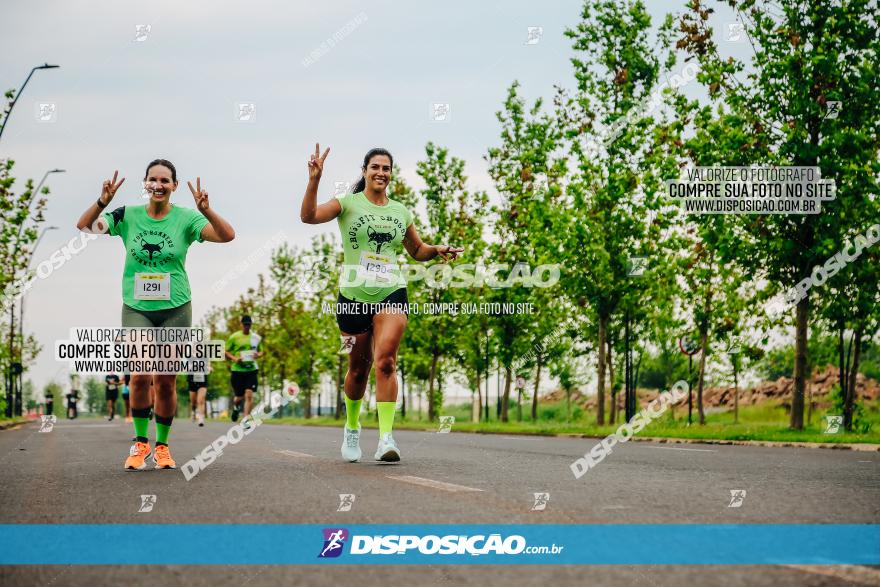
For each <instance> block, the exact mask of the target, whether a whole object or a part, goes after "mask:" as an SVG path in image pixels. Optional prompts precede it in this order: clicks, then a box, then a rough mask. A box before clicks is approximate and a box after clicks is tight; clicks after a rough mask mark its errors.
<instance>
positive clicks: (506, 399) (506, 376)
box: [501, 365, 513, 422]
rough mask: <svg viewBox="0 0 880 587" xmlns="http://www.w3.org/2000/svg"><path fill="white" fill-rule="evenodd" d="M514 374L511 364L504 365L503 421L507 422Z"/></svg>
mask: <svg viewBox="0 0 880 587" xmlns="http://www.w3.org/2000/svg"><path fill="white" fill-rule="evenodd" d="M512 376H513V373H512V372H511V370H510V365H505V366H504V397H503V398H502V400H501V421H502V422H507V421H508V417H507V404H508V403H510V379H511V377H512Z"/></svg>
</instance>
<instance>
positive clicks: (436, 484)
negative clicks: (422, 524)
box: [388, 475, 483, 492]
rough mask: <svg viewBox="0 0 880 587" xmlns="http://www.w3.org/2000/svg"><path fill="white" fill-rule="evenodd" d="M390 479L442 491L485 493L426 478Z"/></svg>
mask: <svg viewBox="0 0 880 587" xmlns="http://www.w3.org/2000/svg"><path fill="white" fill-rule="evenodd" d="M388 478H389V479H394V480H396V481H403V482H404V483H412V484H413V485H421V486H422V487H430V488H432V489H440V490H442V491H452V492H459V491H483V490H482V489H477V488H476V487H465V486H464V485H456V484H454V483H444V482H443V481H434V480H433V479H425V478H424V477H413V476H412V475H388Z"/></svg>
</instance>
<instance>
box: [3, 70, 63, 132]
mask: <svg viewBox="0 0 880 587" xmlns="http://www.w3.org/2000/svg"><path fill="white" fill-rule="evenodd" d="M59 67H61V66H60V65H49V64H48V63H44V64H43V65H38V66H36V67H34V68H33V69H31V72H30V73H29V74H28V76H27V79H26V80H24V83H23V84H21V89H19V90H18V93H16V94H15V97H14V98H13V99H12V103H11V104H10V105H9V110H7V111H6V116H4V117H3V124H2V125H0V137H2V136H3V129H5V128H6V123H7V122H8V121H9V117H10V116H12V109H13V108H14V107H15V103H16V102H18V99H19V98H20V97H21V94H22V92H24V88H25V86H27V85H28V82H29V81H31V76H32V75H34V72H35V71H37V70H38V69H57V68H59Z"/></svg>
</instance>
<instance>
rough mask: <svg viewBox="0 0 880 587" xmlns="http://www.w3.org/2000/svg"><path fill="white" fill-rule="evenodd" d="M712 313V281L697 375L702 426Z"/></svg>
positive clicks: (703, 422)
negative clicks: (710, 317)
mask: <svg viewBox="0 0 880 587" xmlns="http://www.w3.org/2000/svg"><path fill="white" fill-rule="evenodd" d="M713 261H714V254H713V255H710V257H709V263H710V264H712V263H713ZM711 313H712V281H711V278H710V281H709V283H708V284H707V285H706V302H705V304H703V323H702V324H701V325H700V370H699V373H698V375H697V414H698V416H699V422H700V425H701V426H702V425H705V424H706V414H705V413H704V412H703V382H704V380H705V377H706V351H707V350H708V348H709V324H710V320H709V316H710V315H711Z"/></svg>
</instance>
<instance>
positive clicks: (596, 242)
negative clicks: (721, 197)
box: [557, 0, 671, 425]
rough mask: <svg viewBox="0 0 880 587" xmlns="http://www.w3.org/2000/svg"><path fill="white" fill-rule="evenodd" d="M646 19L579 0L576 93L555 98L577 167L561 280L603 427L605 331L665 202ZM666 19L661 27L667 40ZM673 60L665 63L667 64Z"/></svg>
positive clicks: (662, 41)
mask: <svg viewBox="0 0 880 587" xmlns="http://www.w3.org/2000/svg"><path fill="white" fill-rule="evenodd" d="M652 32H653V29H652V26H651V19H650V16H649V15H648V13H647V11H646V9H645V6H644V4H643V3H642V2H640V1H630V0H606V1H603V2H598V3H585V5H584V8H583V10H582V13H581V21H580V22H579V23H578V24H577V26H576V27H574V28H572V29H569V30H567V31H566V36H568V37H569V38H570V39H572V41H573V48H574V50H575V51H576V57H575V58H573V59H572V60H571V62H572V65H573V66H574V71H575V80H576V82H577V87H576V90H575V93H574V95H573V96H570V97H569V96H568V95H564V94H561V95H560V97H559V98H558V99H557V102H558V105H559V116H560V120H561V124H562V125H563V128H564V130H565V133H566V137H567V139H568V146H569V150H570V152H571V154H572V158H573V160H574V163H575V169H574V176H573V177H572V179H571V181H570V182H569V185H568V189H569V196H570V199H571V204H570V207H571V213H570V214H569V215H568V216H567V220H568V223H567V226H566V229H565V231H564V233H565V234H566V235H567V236H568V239H567V242H566V245H565V249H564V250H565V253H564V256H565V257H566V258H567V259H569V262H570V263H571V264H572V266H574V267H577V268H578V269H579V270H578V271H577V272H572V273H571V274H570V275H569V276H568V278H567V279H564V284H565V289H566V290H567V291H568V292H569V294H570V295H571V297H572V299H573V300H574V301H575V303H576V304H577V305H579V306H581V307H584V306H587V307H589V309H590V310H591V312H592V313H593V318H594V320H593V323H594V326H593V327H594V328H595V329H596V330H595V331H594V330H593V329H592V328H591V329H590V330H591V333H594V334H592V335H593V336H595V338H596V341H597V342H596V345H595V347H596V350H597V354H598V357H597V366H596V369H597V402H598V409H597V422H598V423H599V424H600V425H601V424H604V423H605V403H606V398H605V371H606V367H607V360H606V349H607V338H608V327H609V323H610V321H611V318H612V315H614V314H615V313H618V312H620V310H621V301H622V299H623V298H624V297H625V296H626V295H627V292H629V291H630V289H631V287H630V285H631V284H630V283H629V280H628V272H629V268H630V257H631V256H633V255H634V254H635V252H636V251H637V250H639V249H640V248H642V246H643V245H644V243H643V239H644V234H645V220H644V219H645V218H646V217H648V216H649V214H650V212H651V211H656V210H658V209H659V207H660V205H661V201H660V199H659V196H658V193H659V189H658V188H659V187H660V186H662V183H661V179H662V176H663V173H664V172H665V170H666V167H665V165H668V157H667V156H666V155H665V154H664V153H663V151H661V150H657V149H655V148H654V145H655V141H654V139H653V135H654V132H655V129H656V127H657V121H656V116H655V114H654V113H652V112H651V111H650V108H648V109H646V108H645V105H646V103H647V102H648V101H649V100H650V99H651V98H652V96H653V93H654V91H655V87H656V86H657V80H658V74H659V71H660V68H661V65H662V63H661V60H660V59H659V58H658V57H657V51H656V50H655V48H654V47H652V46H651V45H650V44H649V41H648V39H649V37H650V36H651V33H652ZM670 32H671V20H669V19H667V20H666V21H665V22H664V23H663V25H662V26H661V28H660V30H659V35H658V43H659V45H660V46H665V45H667V44H668V37H669V34H670ZM667 61H669V60H667Z"/></svg>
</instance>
